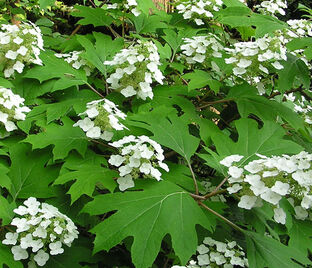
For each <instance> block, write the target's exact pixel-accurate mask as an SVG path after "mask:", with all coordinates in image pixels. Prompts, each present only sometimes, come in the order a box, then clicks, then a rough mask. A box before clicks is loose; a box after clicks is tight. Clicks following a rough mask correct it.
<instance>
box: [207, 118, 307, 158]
mask: <svg viewBox="0 0 312 268" xmlns="http://www.w3.org/2000/svg"><path fill="white" fill-rule="evenodd" d="M235 126H236V129H237V132H238V140H237V142H234V141H233V140H232V139H231V138H229V137H228V136H227V135H226V134H224V133H223V132H222V131H221V130H219V129H218V127H217V126H216V125H214V124H213V123H212V122H211V123H210V121H205V122H204V123H202V124H201V136H202V137H206V138H207V137H209V138H211V140H212V141H213V143H214V145H215V147H216V149H217V152H218V154H219V155H220V156H222V157H225V156H228V155H232V154H240V155H243V156H245V158H244V161H245V162H246V161H247V162H249V161H251V160H253V159H254V157H255V155H256V154H257V153H258V154H262V155H266V156H272V155H281V154H295V153H299V152H300V151H302V147H301V146H300V145H298V144H296V143H294V142H292V141H290V140H286V139H284V138H283V137H284V136H285V131H284V129H283V128H282V127H281V126H279V125H278V124H275V123H273V122H270V121H266V122H265V123H264V126H263V127H262V128H261V129H259V128H258V124H257V122H256V121H255V120H252V119H247V118H242V119H239V120H236V121H235ZM204 140H205V139H204Z"/></svg>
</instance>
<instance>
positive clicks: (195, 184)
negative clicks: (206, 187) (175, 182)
mask: <svg viewBox="0 0 312 268" xmlns="http://www.w3.org/2000/svg"><path fill="white" fill-rule="evenodd" d="M187 165H188V167H189V169H190V171H191V174H192V178H193V182H194V186H195V194H196V195H198V194H199V191H198V185H197V180H196V178H195V173H194V171H193V169H192V165H191V163H190V161H189V160H187Z"/></svg>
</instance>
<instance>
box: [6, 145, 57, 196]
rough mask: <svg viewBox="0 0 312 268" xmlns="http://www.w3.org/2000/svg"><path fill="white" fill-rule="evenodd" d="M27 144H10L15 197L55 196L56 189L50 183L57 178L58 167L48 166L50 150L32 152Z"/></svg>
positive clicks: (11, 176) (11, 177)
mask: <svg viewBox="0 0 312 268" xmlns="http://www.w3.org/2000/svg"><path fill="white" fill-rule="evenodd" d="M29 147H30V146H29V145H27V144H22V143H18V144H16V145H13V146H10V150H9V153H10V158H11V162H12V164H11V167H10V172H9V173H8V175H9V177H10V179H11V182H12V187H11V189H10V194H11V195H12V196H13V199H14V200H15V199H16V198H28V197H30V196H33V197H37V198H48V197H53V196H55V189H54V188H52V187H49V184H50V183H51V182H52V181H53V180H54V179H55V178H56V176H57V174H58V168H55V167H52V166H46V164H47V162H48V161H49V160H50V159H51V158H52V155H51V153H50V151H49V150H40V151H38V150H37V151H34V152H32V151H31V150H30V148H29Z"/></svg>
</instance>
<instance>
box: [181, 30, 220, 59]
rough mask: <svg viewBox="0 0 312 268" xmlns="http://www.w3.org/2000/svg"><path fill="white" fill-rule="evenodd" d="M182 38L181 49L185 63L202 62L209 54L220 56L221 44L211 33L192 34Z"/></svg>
mask: <svg viewBox="0 0 312 268" xmlns="http://www.w3.org/2000/svg"><path fill="white" fill-rule="evenodd" d="M183 40H184V44H183V45H182V46H181V50H182V54H183V55H184V56H185V59H186V62H187V63H190V64H192V63H196V62H199V63H203V62H204V61H205V60H206V59H207V58H209V57H211V56H213V57H216V58H221V57H222V54H221V52H222V51H223V46H222V45H221V43H220V42H221V41H220V39H219V38H218V37H217V36H216V35H214V34H212V33H209V34H208V35H207V36H194V37H192V38H184V39H183Z"/></svg>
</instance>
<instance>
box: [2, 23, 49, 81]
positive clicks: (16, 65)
mask: <svg viewBox="0 0 312 268" xmlns="http://www.w3.org/2000/svg"><path fill="white" fill-rule="evenodd" d="M40 50H43V39H42V35H41V31H40V29H39V27H37V26H36V25H34V24H33V23H30V22H29V23H26V22H24V23H21V24H20V25H19V26H17V25H10V24H2V25H1V31H0V62H1V65H2V64H3V66H4V76H5V77H11V76H13V75H14V73H15V71H16V72H18V73H22V72H23V70H24V67H25V65H27V64H32V63H33V64H39V65H41V64H42V61H41V59H40V58H39V55H40Z"/></svg>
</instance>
